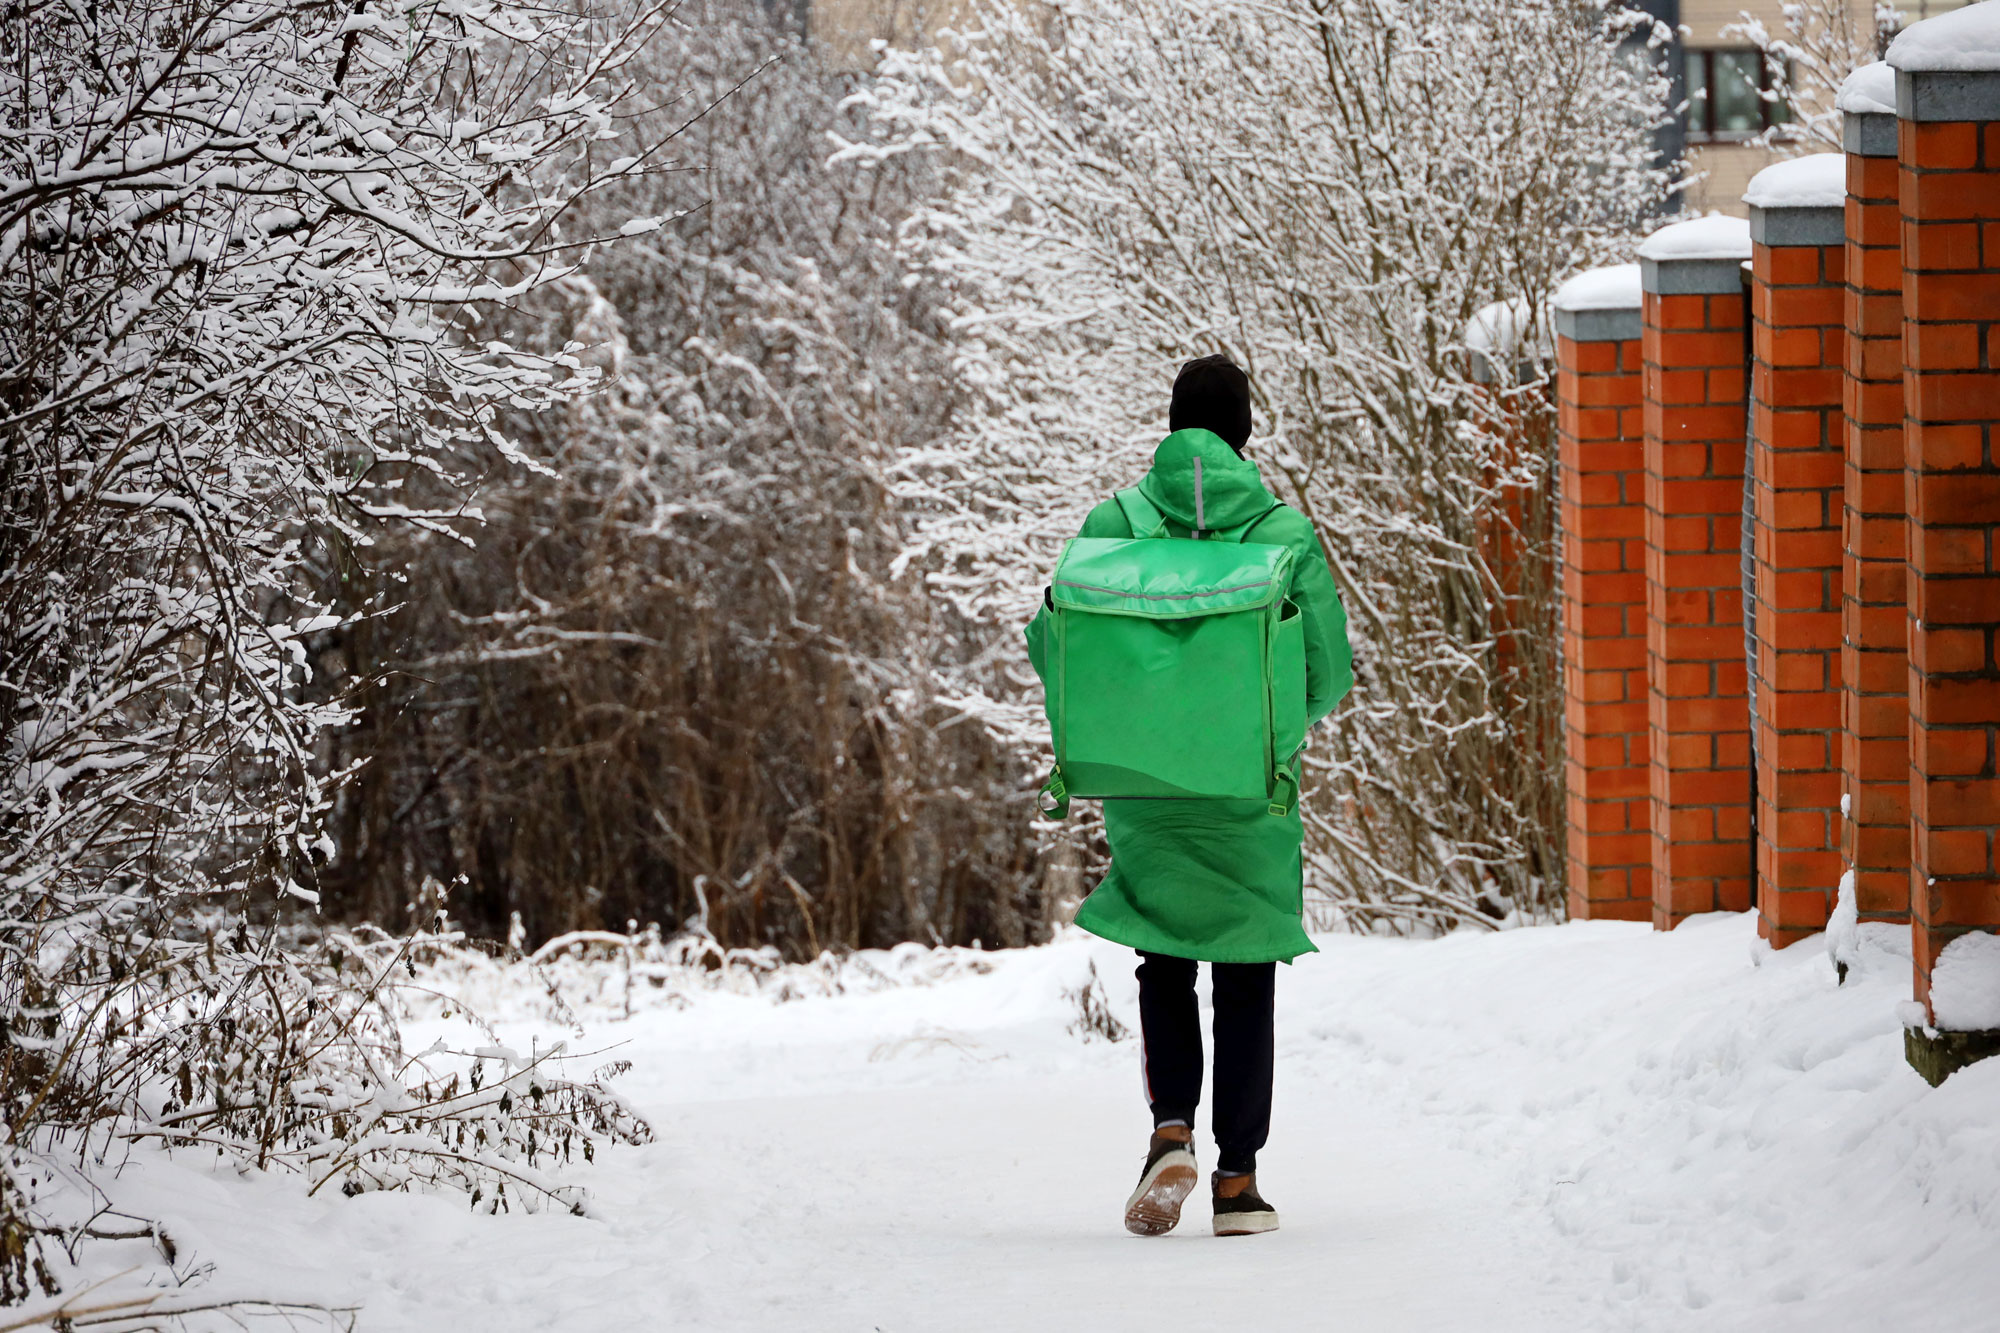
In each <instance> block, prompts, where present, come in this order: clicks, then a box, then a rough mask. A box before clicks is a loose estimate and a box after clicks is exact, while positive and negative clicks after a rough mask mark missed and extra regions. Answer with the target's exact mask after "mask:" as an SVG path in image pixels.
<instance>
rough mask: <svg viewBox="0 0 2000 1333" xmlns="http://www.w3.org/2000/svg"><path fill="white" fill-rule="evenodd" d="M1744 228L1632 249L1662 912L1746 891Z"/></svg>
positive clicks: (1667, 919)
mask: <svg viewBox="0 0 2000 1333" xmlns="http://www.w3.org/2000/svg"><path fill="white" fill-rule="evenodd" d="M1725 224H1726V225H1725ZM1748 232H1749V229H1748V226H1747V224H1745V223H1742V222H1739V221H1736V220H1735V219H1725V218H1704V219H1700V220H1698V221H1694V222H1684V223H1679V224H1677V225H1675V226H1672V227H1667V228H1663V229H1662V230H1661V231H1659V232H1656V233H1654V235H1653V236H1652V237H1650V238H1648V240H1647V242H1646V244H1645V245H1644V246H1642V247H1641V249H1640V252H1639V253H1640V264H1641V271H1642V276H1643V285H1644V289H1645V297H1644V307H1643V311H1644V328H1643V333H1642V339H1641V343H1642V356H1643V360H1644V370H1643V404H1644V428H1645V469H1646V506H1645V508H1646V513H1645V522H1646V631H1647V635H1646V637H1647V642H1646V656H1647V681H1648V685H1647V722H1648V743H1647V748H1648V760H1649V769H1650V779H1651V781H1650V788H1651V796H1652V809H1651V819H1650V830H1649V831H1650V833H1651V838H1652V878H1653V922H1654V924H1655V925H1657V926H1661V927H1672V926H1674V925H1676V924H1678V923H1679V922H1680V921H1682V920H1684V919H1685V918H1686V917H1688V916H1690V915H1692V914H1694V913H1697V912H1712V911H1741V910H1743V909H1745V908H1747V907H1749V906H1750V897H1751V894H1750V886H1751V872H1752V865H1751V854H1750V841H1749V839H1750V782H1751V772H1750V715H1749V700H1748V677H1747V671H1746V668H1745V654H1744V639H1743V595H1742V570H1741V554H1740V548H1741V542H1742V504H1743V462H1744V425H1745V421H1744V418H1745V401H1746V388H1747V385H1746V378H1747V377H1746V375H1745V373H1744V346H1743V343H1744V335H1745V331H1746V325H1745V319H1746V312H1745V304H1746V302H1745V299H1744V293H1743V289H1742V278H1741V268H1742V260H1744V259H1747V258H1749V252H1750V246H1749V234H1748Z"/></svg>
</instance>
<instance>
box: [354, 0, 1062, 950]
mask: <svg viewBox="0 0 2000 1333" xmlns="http://www.w3.org/2000/svg"><path fill="white" fill-rule="evenodd" d="M682 12H683V15H684V17H688V18H690V19H692V20H693V22H692V23H691V25H690V26H689V27H688V28H687V29H686V30H685V31H684V32H682V33H680V34H679V35H677V36H676V37H675V38H674V39H673V40H671V41H663V42H661V43H659V44H657V45H656V47H655V48H654V49H653V50H652V51H650V52H649V53H648V54H647V56H646V57H645V58H644V61H643V62H642V64H641V65H640V66H639V67H638V68H640V69H642V70H643V72H644V77H645V79H646V80H647V81H648V82H650V83H652V84H655V85H658V86H666V87H678V88H687V89H690V90H693V93H694V95H695V97H696V98H697V100H698V101H699V102H700V103H701V104H702V105H703V106H705V107H708V108H709V109H708V110H707V111H706V113H705V114H704V115H703V117H702V118H701V120H700V121H699V122H698V123H697V124H696V125H694V126H693V127H691V128H690V130H689V131H688V133H687V135H686V136H685V137H684V138H683V139H682V140H681V141H680V143H679V144H678V146H677V152H678V154H679V156H680V159H681V160H682V161H683V162H684V163H685V164H686V165H687V166H688V167H689V168H691V169H692V170H690V171H689V172H688V173H687V174H685V175H679V176H661V177H657V178H654V179H651V180H648V181H645V182H642V183H637V184H628V185H625V186H622V187H620V189H619V190H618V191H617V192H616V193H614V194H611V195H608V196H606V198H605V200H604V201H603V202H602V203H601V204H598V205H593V208H598V209H606V210H612V212H613V213H614V214H615V213H619V212H637V213H639V214H641V215H646V216H656V215H661V214H674V213H680V212H683V211H685V213H686V216H685V218H684V219H683V220H681V221H679V222H677V223H675V224H674V225H672V226H669V227H665V228H662V229H661V230H659V231H657V232H654V233H651V234H649V235H647V236H645V237H641V238H639V239H638V240H637V241H636V242H635V243H632V244H628V245H624V246H621V247H618V248H616V249H614V250H611V251H608V252H606V253H604V254H601V255H599V256H597V257H596V258H594V259H593V260H592V262H591V264H590V265H589V266H588V268H587V270H586V276H579V277H578V278H576V279H572V280H569V281H567V282H566V283H565V284H564V285H563V286H562V287H561V288H560V289H552V290H551V291H549V292H547V293H544V294H543V296H542V297H540V298H538V299H537V301H536V302H535V303H534V310H533V312H532V313H533V315H534V318H535V320H536V323H535V324H534V325H533V326H531V327H530V328H528V330H527V333H528V334H529V335H530V336H532V337H533V338H535V339H539V341H538V342H537V343H536V345H540V346H548V347H552V348H553V347H560V346H561V345H563V344H564V343H565V342H577V343H585V344H590V346H591V350H590V351H588V352H586V353H585V354H584V355H585V356H586V357H587V358H589V359H591V360H593V361H594V362H596V363H597V364H600V365H602V366H603V367H605V368H607V369H610V370H613V371H615V376H616V380H615V383H614V384H613V385H612V386H611V387H610V389H609V391H608V392H606V393H604V394H602V395H599V396H597V397H595V398H593V399H591V400H589V401H588V402H585V403H581V404H578V405H576V406H575V407H573V408H572V409H570V410H567V411H564V412H560V413H543V414H540V415H537V416H534V417H532V418H527V419H523V420H522V421H521V422H520V423H519V430H518V434H519V437H520V439H521V440H522V443H523V447H524V448H527V449H529V450H530V451H531V452H532V453H533V456H534V459H535V461H536V464H537V466H538V471H537V472H536V473H535V474H534V475H532V476H523V475H515V474H510V475H497V476H495V477H494V478H493V479H492V481H491V482H490V483H489V484H488V485H486V486H485V487H483V488H481V489H480V490H479V491H478V493H477V494H476V495H475V497H474V503H476V504H477V505H478V507H479V508H480V510H481V513H482V514H483V516H484V525H483V529H482V531H481V534H480V537H479V544H478V546H477V547H476V548H469V547H466V546H463V545H461V544H459V543H456V542H452V541H449V540H444V539H442V538H440V537H439V536H437V535H436V534H432V533H424V532H416V531H411V530H408V529H406V530H405V531H404V532H403V533H402V534H401V535H399V536H397V537H394V538H385V539H384V542H386V543H387V545H384V542H378V543H377V545H376V546H375V547H373V548H371V549H370V550H369V551H368V552H366V553H365V556H366V560H367V563H369V564H372V565H374V566H375V567H376V568H377V569H380V570H381V571H382V573H381V574H379V575H376V576H373V577H372V578H371V577H370V576H367V575H363V574H360V573H358V572H357V573H355V574H354V575H353V576H351V577H350V578H348V579H346V580H345V581H343V583H342V590H343V596H344V597H345V598H346V602H345V603H344V604H346V605H351V606H353V607H354V608H356V610H357V611H358V610H359V609H360V608H362V607H365V606H368V605H371V604H375V599H377V598H379V597H394V598H396V599H399V600H401V601H402V602H403V603H404V605H403V607H402V609H401V610H400V611H399V612H398V613H396V614H395V615H392V616H387V617H382V618H378V619H371V620H362V619H358V618H357V619H355V620H354V621H353V623H351V624H350V625H349V627H348V628H347V629H345V630H344V631H342V633H341V634H340V636H338V639H337V640H336V639H332V638H330V639H329V640H328V646H329V650H330V651H329V654H328V657H327V664H328V666H329V669H330V670H336V669H337V670H338V671H339V672H341V673H344V675H343V676H342V678H344V679H349V680H352V681H354V682H355V684H356V685H357V686H358V688H360V689H361V691H362V696H363V697H364V698H365V699H366V700H367V704H368V707H367V708H366V710H365V712H364V715H363V718H362V720H361V722H360V723H359V724H358V725H357V726H356V727H353V728H350V729H347V730H345V731H343V732H342V733H341V735H340V742H341V757H340V758H339V760H338V761H337V762H338V763H339V764H342V765H344V764H345V763H347V762H348V761H349V760H350V759H361V758H364V757H365V758H367V759H368V760H369V766H368V768H367V769H366V770H365V771H364V772H363V773H362V774H361V775H360V778H359V780H358V782H357V783H356V784H355V785H354V786H353V787H352V788H351V789H349V790H348V791H347V792H345V793H344V794H343V795H342V796H341V798H340V805H339V817H338V820H337V823H338V827H339V828H340V830H341V839H340V840H341V843H342V846H343V848H344V850H345V852H346V855H345V857H344V859H343V861H342V863H341V864H340V865H338V866H336V867H334V868H333V870H332V871H331V872H330V873H329V875H328V877H327V881H326V885H327V888H328V889H329V891H330V892H331V894H332V897H331V898H330V902H331V903H332V904H333V905H334V906H335V907H336V908H337V909H338V910H340V911H342V912H345V913H349V914H354V915H360V916H364V917H373V918H375V919H378V920H388V919H394V918H396V917H398V916H400V914H401V913H402V912H403V910H404V904H405V903H406V902H408V900H409V885H411V884H413V883H416V882H418V881H419V880H421V879H422V878H423V877H424V876H425V875H432V876H435V877H437V878H438V879H440V880H444V881H451V880H454V879H462V883H461V885H460V887H459V888H458V889H457V890H456V891H455V894H454V907H455V910H456V911H457V912H458V913H459V914H460V918H461V919H462V920H465V921H466V922H467V923H468V924H470V925H472V926H473V927H475V928H477V929H479V930H481V931H483V932H486V933H488V934H492V935H498V934H500V933H502V932H504V931H505V930H506V929H507V926H508V923H509V921H510V920H511V919H513V918H514V917H516V916H517V915H518V917H519V918H520V919H521V921H522V922H523V924H524V927H525V930H526V933H527V936H528V937H529V938H532V939H536V940H540V939H546V938H548V937H549V936H551V935H554V934H557V933H560V932H563V931H568V930H589V929H612V930H623V929H625V928H626V926H627V923H628V922H630V921H638V922H642V923H654V922H658V923H661V924H663V925H665V926H666V927H668V928H669V929H674V928H679V927H681V926H682V925H684V924H691V925H692V926H693V927H695V928H696V929H697V930H699V931H701V932H703V933H705V934H706V935H708V936H710V937H712V938H714V939H717V940H720V941H722V942H723V943H725V944H729V945H766V944H771V945H776V946H778V947H780V948H781V949H782V950H783V951H785V952H786V953H788V954H791V955H794V956H801V957H806V958H810V957H812V956H814V955H816V954H818V953H820V952H821V951H822V950H825V949H838V948H852V947H862V946H872V945H883V944H888V943H893V942H895V941H899V940H904V939H919V940H925V941H933V942H938V941H942V942H951V943H967V942H970V941H972V940H983V941H985V942H988V943H1023V942H1027V941H1029V940H1031V939H1034V938H1036V937H1038V935H1039V932H1040V930H1041V927H1042V925H1043V913H1042V909H1041V896H1040V888H1039V881H1038V878H1037V875H1038V868H1037V863H1036V858H1035V847H1034V843H1033V839H1032V834H1031V831H1030V827H1029V820H1030V817H1031V807H1030V806H1029V804H1028V803H1027V801H1026V799H1025V798H1026V794H1027V792H1028V789H1029V787H1030V769H1029V761H1028V759H1027V757H1026V756H1025V755H1023V754H1021V753H1018V752H1015V751H1011V750H1008V749H1007V748H1005V747H1003V746H1001V745H999V744H997V743H996V742H995V741H994V740H993V739H992V738H991V737H990V736H989V735H988V734H987V733H986V732H985V731H984V730H983V729H982V728H980V727H978V726H966V725H960V724H961V723H962V722H963V720H964V714H963V711H962V710H961V709H960V708H959V707H958V706H957V705H956V704H955V702H954V701H953V700H952V698H951V697H950V696H949V695H948V693H946V692H945V691H944V690H942V689H941V688H940V686H939V684H938V667H937V664H938V661H939V658H940V654H941V652H947V651H949V650H950V649H951V648H952V646H953V645H954V644H955V643H956V642H958V641H959V637H958V636H955V635H953V634H952V633H950V632H949V629H948V625H947V623H946V622H947V621H948V619H949V614H950V613H949V609H948V608H940V607H939V605H938V603H937V599H936V598H935V597H934V595H933V593H932V591H931V590H930V589H929V588H928V587H927V586H926V585H925V583H924V581H923V580H922V579H921V578H920V576H919V574H918V572H917V571H914V570H909V569H906V568H902V567H899V566H898V564H897V560H896V557H897V556H898V554H899V553H900V552H901V550H902V548H903V543H904V530H905V527H906V521H905V518H904V515H903V512H902V510H901V507H900V505H899V501H898V497H897V495H896V493H895V489H896V485H897V479H898V473H897V468H898V465H899V462H900V460H902V459H904V458H906V457H908V456H911V455H913V454H915V453H918V452H920V451H922V450H923V449H925V448H926V447H928V446H929V443H930V442H931V441H932V440H935V439H937V438H939V437H942V436H945V435H947V434H949V433H950V431H951V430H952V425H951V423H952V421H953V419H954V416H955V414H956V413H957V411H958V410H959V408H960V405H961V404H962V402H963V401H964V394H963V392H962V391H961V390H960V389H959V388H958V387H957V385H956V384H955V379H956V376H955V373H954V370H953V367H952V361H951V357H952V346H951V342H950V338H949V329H948V328H947V326H946V324H945V321H944V319H943V317H942V315H941V313H940V311H939V310H938V308H937V298H936V294H935V290H934V284H932V283H931V282H929V281H928V279H927V278H926V276H925V275H924V274H923V273H922V272H920V271H918V270H915V269H912V268H911V267H910V266H909V265H907V264H906V263H905V262H904V261H903V258H902V256H901V255H900V254H899V253H898V251H897V248H896V245H895V232H894V227H895V224H896V221H897V219H899V218H900V217H902V216H903V215H904V214H905V213H907V212H908V210H909V209H910V208H911V207H913V206H914V201H915V200H916V199H919V198H922V197H923V196H924V193H925V191H926V190H927V189H928V188H929V173H928V171H927V169H925V168H924V167H923V164H920V163H918V162H916V161H915V160H914V159H913V160H911V161H910V163H909V164H908V169H906V170H900V171H890V172H882V173H876V174H874V175H873V176H871V177H868V178H858V177H856V176H855V174H854V173H852V172H848V171H844V170H842V171H831V170H829V169H828V168H827V166H826V163H825V159H826V157H827V154H828V151H829V149H828V146H827V140H826V137H825V136H826V134H827V132H828V131H829V130H830V129H832V128H835V127H837V126H839V127H844V128H845V129H846V130H847V132H849V133H855V132H857V130H856V128H855V123H854V118H853V117H852V116H851V115H849V114H847V113H844V112H843V111H842V110H841V109H840V103H841V100H842V98H843V97H844V96H845V94H846V93H847V91H848V88H849V86H850V84H851V79H849V78H847V77H845V76H842V75H839V74H836V73H834V72H830V71H828V70H827V69H825V68H824V67H822V66H821V65H820V63H819V60H818V58H817V56H816V54H815V52H814V51H813V50H812V49H811V48H810V47H808V46H807V45H806V44H805V43H803V42H802V41H800V40H799V38H798V37H797V36H796V35H795V34H792V33H789V32H787V31H785V30H784V29H783V28H781V27H780V26H778V25H775V24H774V23H772V22H771V20H770V19H769V18H768V17H767V16H766V15H765V13H764V12H763V10H762V7H761V6H758V5H755V4H748V3H710V4H703V5H691V6H688V7H687V8H685V9H684V10H683V11H682ZM752 69H754V70H759V71H761V72H760V73H759V74H758V75H757V77H755V78H754V79H751V80H750V81H748V82H747V83H745V82H744V81H743V71H745V70H752ZM739 85H740V86H739ZM661 114H662V115H664V116H668V117H671V114H672V113H671V111H668V112H663V113H661ZM670 123H671V121H670V119H668V120H663V121H662V122H661V125H660V128H661V129H662V130H664V129H665V128H667V127H668V125H669V124H670ZM585 215H586V217H590V216H594V214H593V213H592V212H591V211H590V210H585ZM358 564H359V562H358V561H357V567H358ZM405 577H407V578H408V580H409V582H408V583H407V584H404V583H402V582H401V580H402V579H403V578H405Z"/></svg>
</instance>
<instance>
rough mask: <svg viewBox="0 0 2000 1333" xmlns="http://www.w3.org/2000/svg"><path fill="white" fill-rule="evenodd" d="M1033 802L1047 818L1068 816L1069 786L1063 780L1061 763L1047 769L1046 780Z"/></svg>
mask: <svg viewBox="0 0 2000 1333" xmlns="http://www.w3.org/2000/svg"><path fill="white" fill-rule="evenodd" d="M1035 804H1036V805H1037V806H1039V807H1040V809H1041V812H1042V814H1043V815H1044V816H1045V817H1046V818H1049V819H1065V818H1068V816H1069V786H1068V784H1067V783H1065V782H1064V781H1063V775H1062V765H1060V764H1058V765H1056V766H1055V767H1054V768H1051V769H1050V770H1049V777H1048V781H1046V782H1044V783H1043V784H1042V789H1041V791H1039V792H1037V793H1036V794H1035Z"/></svg>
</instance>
